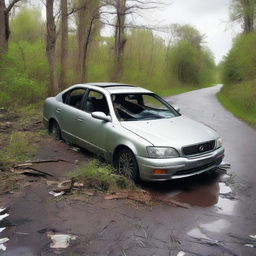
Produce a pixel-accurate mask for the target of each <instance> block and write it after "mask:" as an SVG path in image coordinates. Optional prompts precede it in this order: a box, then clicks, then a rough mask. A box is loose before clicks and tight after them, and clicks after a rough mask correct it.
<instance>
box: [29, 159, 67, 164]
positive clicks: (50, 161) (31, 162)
mask: <svg viewBox="0 0 256 256" xmlns="http://www.w3.org/2000/svg"><path fill="white" fill-rule="evenodd" d="M55 162H68V161H67V160H64V159H61V158H57V159H37V160H34V161H26V164H40V163H55Z"/></svg>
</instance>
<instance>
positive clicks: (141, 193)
mask: <svg viewBox="0 0 256 256" xmlns="http://www.w3.org/2000/svg"><path fill="white" fill-rule="evenodd" d="M105 199H106V200H113V199H130V200H133V201H137V202H139V203H142V204H145V205H150V204H152V203H153V202H164V203H167V204H169V205H174V206H178V207H182V208H189V207H190V205H189V204H187V203H181V202H178V201H176V200H175V199H173V198H171V197H168V198H166V196H164V195H162V194H161V193H150V192H147V191H145V190H135V191H123V192H119V193H115V194H111V195H106V196H105Z"/></svg>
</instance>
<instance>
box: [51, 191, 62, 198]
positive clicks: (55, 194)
mask: <svg viewBox="0 0 256 256" xmlns="http://www.w3.org/2000/svg"><path fill="white" fill-rule="evenodd" d="M49 194H50V195H52V196H54V197H57V196H62V195H64V194H65V192H64V191H61V192H59V193H56V192H54V191H50V192H49Z"/></svg>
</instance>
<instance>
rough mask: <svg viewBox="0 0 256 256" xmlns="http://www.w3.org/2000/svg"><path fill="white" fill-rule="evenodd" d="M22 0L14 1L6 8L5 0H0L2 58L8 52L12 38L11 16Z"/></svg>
mask: <svg viewBox="0 0 256 256" xmlns="http://www.w3.org/2000/svg"><path fill="white" fill-rule="evenodd" d="M19 1H21V0H12V1H11V2H10V4H9V5H8V6H7V7H6V4H5V0H0V57H1V56H2V55H3V54H4V53H5V52H7V50H8V40H9V36H10V28H9V14H10V11H11V10H12V8H13V7H14V5H15V4H16V3H18V2H19Z"/></svg>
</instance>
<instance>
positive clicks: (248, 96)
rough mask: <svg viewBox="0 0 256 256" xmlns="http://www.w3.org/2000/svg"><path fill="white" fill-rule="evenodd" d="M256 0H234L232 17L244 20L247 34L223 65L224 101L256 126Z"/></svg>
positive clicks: (223, 102) (232, 110)
mask: <svg viewBox="0 0 256 256" xmlns="http://www.w3.org/2000/svg"><path fill="white" fill-rule="evenodd" d="M254 16H256V1H255V0H252V1H248V3H247V1H240V0H233V5H232V9H231V18H232V19H233V20H235V21H238V22H240V23H241V25H242V27H243V33H242V34H240V35H238V36H237V38H236V39H235V41H234V43H233V47H232V49H231V50H230V52H229V53H228V55H227V56H226V57H225V59H224V61H223V62H222V63H221V64H220V67H219V70H220V72H221V78H222V81H223V83H224V87H223V88H222V90H221V92H220V93H219V94H218V98H219V100H220V102H221V103H222V104H223V105H224V106H225V107H226V108H227V109H228V110H229V111H231V112H232V113H233V114H234V115H236V116H237V117H238V118H240V119H242V120H244V121H246V122H248V123H249V124H251V125H252V126H254V127H256V61H255V60H256V47H255V45H256V26H255V24H254V22H255V20H254V18H253V17H254Z"/></svg>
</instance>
